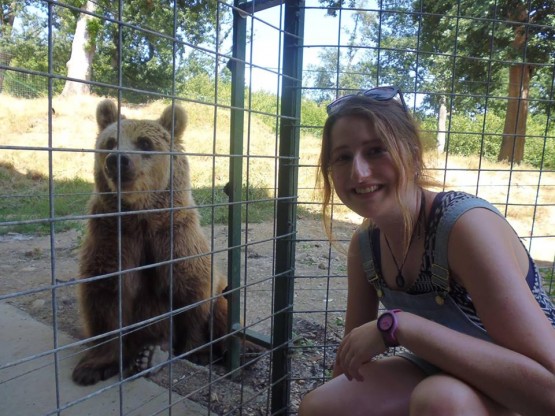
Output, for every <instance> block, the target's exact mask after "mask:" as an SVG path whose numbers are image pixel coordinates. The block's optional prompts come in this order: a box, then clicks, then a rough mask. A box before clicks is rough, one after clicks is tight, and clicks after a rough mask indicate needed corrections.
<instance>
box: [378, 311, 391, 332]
mask: <svg viewBox="0 0 555 416" xmlns="http://www.w3.org/2000/svg"><path fill="white" fill-rule="evenodd" d="M392 326H393V317H392V316H391V315H389V314H385V315H382V317H381V319H380V329H381V330H382V331H389V329H390V328H391V327H392Z"/></svg>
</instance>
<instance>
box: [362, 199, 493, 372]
mask: <svg viewBox="0 0 555 416" xmlns="http://www.w3.org/2000/svg"><path fill="white" fill-rule="evenodd" d="M479 207H481V208H487V209H489V210H490V211H493V212H495V213H497V214H499V215H501V214H500V213H499V211H498V210H497V209H496V208H495V207H494V206H493V205H491V204H490V203H489V202H487V201H485V200H482V199H479V198H475V197H471V198H468V199H461V200H456V201H455V204H454V205H450V206H449V207H448V209H446V210H445V211H444V213H443V215H442V217H441V219H440V220H439V223H438V226H437V232H436V240H435V243H434V244H433V249H432V260H433V261H432V266H431V272H432V283H433V285H434V287H435V289H436V290H435V291H432V292H429V293H422V294H409V293H407V292H403V291H399V290H392V289H390V288H388V287H387V285H386V284H385V281H384V279H383V278H381V277H380V276H378V274H377V272H376V269H375V267H374V260H373V255H372V253H373V250H372V242H371V239H370V236H369V235H370V233H369V232H368V230H364V231H362V232H360V233H359V244H360V249H361V254H362V259H363V267H364V271H365V274H366V278H367V280H368V281H369V282H370V283H371V284H372V285H373V286H374V288H375V289H376V292H377V294H378V296H379V298H380V302H381V303H382V304H383V305H384V306H385V307H386V308H387V309H401V310H403V311H406V312H411V313H413V314H415V315H418V316H421V317H423V318H426V319H429V320H431V321H434V322H437V323H439V324H441V325H444V326H446V327H448V328H451V329H453V330H455V331H459V332H462V333H464V334H467V335H471V336H473V337H476V338H480V339H483V340H486V341H490V342H493V340H492V339H491V337H490V336H489V335H488V333H487V332H486V331H485V330H484V329H483V328H481V327H480V326H478V325H477V324H475V323H474V322H472V321H471V320H470V319H469V318H468V317H467V316H466V314H465V313H464V312H463V311H462V310H461V309H460V308H459V306H458V305H457V304H456V303H455V301H454V300H453V299H452V298H451V296H450V295H449V268H448V263H447V242H448V239H449V232H450V231H451V227H452V226H453V224H455V222H456V220H457V219H458V218H459V217H460V216H461V215H462V214H464V213H465V212H466V211H468V210H470V209H473V208H479ZM398 355H400V356H402V357H404V358H406V359H408V360H410V361H411V362H413V363H414V364H416V365H417V366H418V367H420V368H421V369H422V370H423V371H424V372H425V373H426V374H428V375H431V374H435V373H437V372H440V371H441V370H440V369H439V368H437V367H435V366H434V365H432V364H430V363H428V362H427V361H425V360H423V359H421V358H419V357H417V356H415V355H414V354H412V353H406V352H401V353H400V354H398Z"/></svg>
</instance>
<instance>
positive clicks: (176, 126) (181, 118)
mask: <svg viewBox="0 0 555 416" xmlns="http://www.w3.org/2000/svg"><path fill="white" fill-rule="evenodd" d="M174 114H175V118H174V123H173V132H174V138H175V139H179V138H181V136H182V135H183V132H184V131H185V128H186V127H187V112H186V111H185V109H184V108H183V107H181V106H179V105H174V106H173V108H172V106H171V105H169V106H167V107H166V109H165V110H164V112H163V113H162V116H161V117H160V120H158V122H159V123H160V124H161V125H162V127H164V128H165V129H166V130H167V131H169V132H170V134H171V131H172V116H173V115H174Z"/></svg>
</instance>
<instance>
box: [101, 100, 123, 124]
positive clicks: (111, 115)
mask: <svg viewBox="0 0 555 416" xmlns="http://www.w3.org/2000/svg"><path fill="white" fill-rule="evenodd" d="M121 118H125V117H123V116H122V117H121ZM117 119H118V108H117V106H116V104H115V103H114V102H113V101H112V100H102V101H101V102H100V103H98V106H97V107H96V123H97V124H98V129H99V130H100V131H102V130H104V129H105V128H106V127H108V126H109V125H110V124H112V123H115V122H116V121H117Z"/></svg>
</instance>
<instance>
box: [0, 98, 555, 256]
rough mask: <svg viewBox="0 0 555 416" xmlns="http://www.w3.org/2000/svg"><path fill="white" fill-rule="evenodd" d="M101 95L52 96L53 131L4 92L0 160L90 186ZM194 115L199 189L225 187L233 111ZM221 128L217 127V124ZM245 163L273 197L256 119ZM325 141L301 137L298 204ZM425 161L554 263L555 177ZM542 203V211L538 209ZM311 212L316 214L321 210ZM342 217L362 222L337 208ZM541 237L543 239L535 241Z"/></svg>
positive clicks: (40, 103) (204, 108)
mask: <svg viewBox="0 0 555 416" xmlns="http://www.w3.org/2000/svg"><path fill="white" fill-rule="evenodd" d="M100 99H101V97H95V96H89V97H76V98H73V99H61V98H54V99H53V101H52V106H53V107H54V109H55V114H53V115H52V117H51V122H52V125H51V129H49V125H48V123H49V117H48V100H47V99H46V98H43V99H34V100H25V99H17V98H13V97H8V96H4V95H0V123H2V126H3V133H2V135H1V136H0V163H4V164H8V165H12V166H13V168H14V169H15V170H16V171H17V172H19V173H21V174H26V175H28V174H29V173H34V172H36V173H39V174H42V175H46V176H48V175H49V171H50V157H51V161H52V163H51V166H52V168H51V169H52V172H51V174H52V176H53V178H54V179H55V180H60V179H73V178H81V179H84V180H87V181H89V182H92V168H93V159H94V153H93V152H92V150H93V149H94V139H95V136H96V132H97V127H96V121H95V108H96V105H97V103H98V102H99V101H100ZM165 105H167V103H164V102H161V101H157V102H153V103H150V104H146V105H142V106H126V105H123V106H122V112H123V113H124V114H125V115H126V116H127V117H128V118H147V119H155V118H157V117H158V116H159V115H160V114H161V113H162V110H163V108H164V107H165ZM184 106H185V107H186V109H187V110H188V113H189V127H188V129H187V132H186V133H185V139H184V140H185V147H186V150H187V152H188V153H190V161H191V166H192V180H193V187H195V188H201V187H202V188H211V187H213V186H215V187H223V186H224V185H225V183H227V181H228V177H229V159H230V157H229V152H230V150H229V125H230V112H229V110H226V109H217V111H215V110H214V107H212V106H209V105H201V104H196V103H184ZM215 126H216V127H215ZM245 130H246V132H245V138H244V152H243V153H244V154H247V153H248V155H249V158H248V159H247V158H245V159H244V161H243V165H244V169H245V173H244V177H246V176H247V167H248V178H249V185H250V187H255V188H265V189H268V190H269V193H270V195H272V194H273V190H274V189H275V187H276V179H275V172H276V163H277V160H276V158H275V154H276V153H277V150H276V142H277V139H276V134H275V133H274V132H272V131H271V129H269V128H268V127H267V126H266V125H264V124H263V123H261V122H260V121H259V120H258V119H256V117H253V118H251V119H250V122H249V119H248V118H246V121H245ZM319 144H320V139H319V138H318V137H314V136H309V135H304V136H303V137H302V138H301V143H300V146H301V152H300V154H301V160H300V164H301V168H300V170H299V185H298V186H299V201H300V202H309V203H310V202H311V203H315V202H317V201H318V197H319V196H318V194H317V193H316V194H315V193H314V182H315V168H314V167H313V166H314V165H315V164H316V161H317V158H318V149H319ZM427 163H428V166H429V167H430V168H432V171H433V173H434V175H435V177H436V178H437V180H438V181H439V182H440V183H444V184H445V189H459V190H465V191H467V192H470V193H477V194H478V195H480V196H482V197H483V198H486V199H488V200H490V201H491V202H493V203H495V204H497V206H498V207H499V208H500V209H501V211H502V212H506V214H507V216H508V218H509V220H510V222H511V224H512V225H513V226H514V227H515V229H516V230H517V232H518V234H519V235H520V236H522V237H525V242H526V243H530V246H529V247H531V250H532V254H533V255H534V257H535V258H536V259H538V260H541V261H545V262H548V263H552V262H553V259H554V256H555V237H549V238H547V237H545V238H544V236H550V235H553V230H555V173H554V172H539V171H538V170H536V169H535V168H532V167H530V166H522V165H521V166H518V167H517V168H516V169H513V170H511V169H510V166H509V165H508V164H502V163H491V162H487V161H484V160H482V161H480V160H477V159H471V158H464V157H458V156H453V155H449V156H448V157H446V156H445V155H444V154H441V155H439V154H435V153H430V154H428V155H427ZM536 204H538V206H535V205H536ZM306 208H307V209H309V210H312V211H314V212H317V211H318V206H317V205H307V206H306ZM335 215H336V216H338V218H340V219H343V220H347V221H351V222H357V221H359V220H360V219H359V218H357V216H356V215H354V214H352V213H350V212H348V210H346V209H342V208H341V207H337V209H336V210H335ZM529 237H542V238H531V239H530V238H529Z"/></svg>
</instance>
